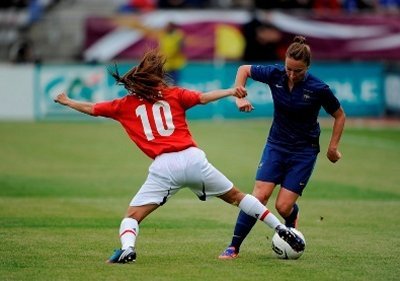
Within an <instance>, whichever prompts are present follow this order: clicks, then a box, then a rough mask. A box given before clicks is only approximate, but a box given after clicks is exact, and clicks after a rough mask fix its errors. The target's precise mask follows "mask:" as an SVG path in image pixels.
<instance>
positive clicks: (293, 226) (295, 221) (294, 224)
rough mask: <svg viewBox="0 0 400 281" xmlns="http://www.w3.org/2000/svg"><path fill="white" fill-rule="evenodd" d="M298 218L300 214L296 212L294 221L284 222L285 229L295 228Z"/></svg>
mask: <svg viewBox="0 0 400 281" xmlns="http://www.w3.org/2000/svg"><path fill="white" fill-rule="evenodd" d="M299 216H300V212H297V215H296V218H295V220H294V221H292V222H289V221H287V220H286V221H285V225H286V226H287V227H292V228H297V226H298V222H299Z"/></svg>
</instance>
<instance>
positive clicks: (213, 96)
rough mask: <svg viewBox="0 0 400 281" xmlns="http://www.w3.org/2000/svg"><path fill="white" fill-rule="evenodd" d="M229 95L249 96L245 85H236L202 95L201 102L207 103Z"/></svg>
mask: <svg viewBox="0 0 400 281" xmlns="http://www.w3.org/2000/svg"><path fill="white" fill-rule="evenodd" d="M228 96H234V97H238V98H243V97H245V96H247V90H246V88H245V87H236V88H230V89H225V90H214V91H210V92H207V93H204V94H202V95H201V96H200V103H201V104H207V103H209V102H212V101H216V100H219V99H222V98H224V97H228Z"/></svg>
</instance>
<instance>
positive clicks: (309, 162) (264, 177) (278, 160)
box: [256, 145, 318, 195]
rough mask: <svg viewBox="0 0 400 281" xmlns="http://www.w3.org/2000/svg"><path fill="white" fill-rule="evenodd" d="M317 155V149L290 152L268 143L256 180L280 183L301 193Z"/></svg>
mask: <svg viewBox="0 0 400 281" xmlns="http://www.w3.org/2000/svg"><path fill="white" fill-rule="evenodd" d="M317 156H318V152H317V151H304V152H288V151H281V150H278V149H276V148H273V147H271V146H269V145H266V146H265V148H264V151H263V154H262V157H261V160H260V164H259V165H258V169H257V175H256V180H259V181H265V182H273V183H275V184H280V185H281V187H283V188H285V189H288V190H290V191H293V192H295V193H297V194H299V195H301V194H302V193H303V190H304V188H305V187H306V185H307V183H308V180H309V179H310V177H311V174H312V172H313V170H314V166H315V163H316V161H317Z"/></svg>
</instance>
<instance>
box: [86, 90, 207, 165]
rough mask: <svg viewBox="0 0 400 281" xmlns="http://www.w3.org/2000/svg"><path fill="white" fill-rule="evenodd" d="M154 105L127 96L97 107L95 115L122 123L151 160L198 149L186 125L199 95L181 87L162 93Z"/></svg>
mask: <svg viewBox="0 0 400 281" xmlns="http://www.w3.org/2000/svg"><path fill="white" fill-rule="evenodd" d="M162 95H163V98H162V99H161V100H159V101H157V102H155V103H150V102H148V101H146V100H140V99H139V98H137V97H136V96H133V95H127V96H125V97H123V98H120V99H115V100H112V101H106V102H99V103H96V104H95V105H94V110H93V115H94V116H103V117H108V118H112V119H114V120H116V121H118V122H120V123H121V125H122V126H123V127H124V128H125V131H126V132H127V134H128V135H129V137H130V138H131V140H132V141H133V142H135V143H136V145H137V146H138V147H139V148H140V149H141V150H142V151H143V152H144V153H145V154H146V155H147V156H149V157H150V158H153V159H154V158H155V157H156V156H158V155H160V154H162V153H166V152H177V151H181V150H184V149H186V148H189V147H191V146H197V144H196V143H195V141H194V140H193V138H192V135H191V133H190V131H189V128H188V125H187V122H186V110H188V109H189V108H191V107H193V106H195V105H197V104H199V103H200V95H201V93H200V92H197V91H190V90H187V89H183V88H179V87H170V88H165V89H163V90H162Z"/></svg>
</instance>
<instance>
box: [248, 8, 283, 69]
mask: <svg viewBox="0 0 400 281" xmlns="http://www.w3.org/2000/svg"><path fill="white" fill-rule="evenodd" d="M243 35H244V38H245V40H246V46H245V49H244V53H243V58H242V59H243V60H244V61H246V62H257V61H258V62H260V61H277V60H280V59H281V55H280V42H281V39H282V34H281V32H280V31H279V30H278V29H277V28H276V27H274V26H273V25H271V24H268V23H262V22H261V21H260V20H258V19H257V17H256V16H255V15H254V16H253V18H252V19H251V21H250V22H248V23H246V24H244V25H243Z"/></svg>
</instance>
